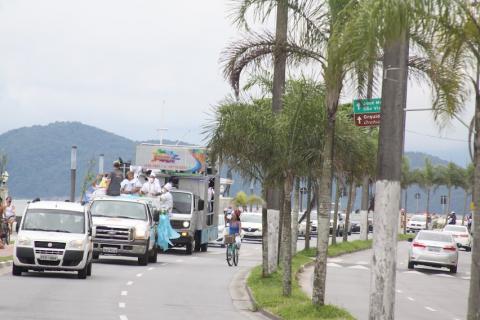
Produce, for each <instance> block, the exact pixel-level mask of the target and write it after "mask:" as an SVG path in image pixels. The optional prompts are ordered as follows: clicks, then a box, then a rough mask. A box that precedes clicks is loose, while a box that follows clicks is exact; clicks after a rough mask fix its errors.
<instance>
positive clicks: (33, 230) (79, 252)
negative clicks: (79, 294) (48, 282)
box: [12, 201, 93, 279]
mask: <svg viewBox="0 0 480 320" xmlns="http://www.w3.org/2000/svg"><path fill="white" fill-rule="evenodd" d="M92 250H93V245H92V220H91V217H90V216H89V214H88V212H87V211H86V210H85V209H84V207H83V206H81V205H80V204H78V203H70V202H55V201H40V202H34V203H30V204H29V205H28V206H27V208H26V210H25V213H24V215H23V217H22V222H21V224H20V228H19V231H18V236H17V241H16V242H15V248H14V252H13V267H12V274H13V275H14V276H20V275H21V274H22V272H27V271H29V270H34V271H47V270H48V271H49V270H52V271H77V272H78V278H79V279H85V278H86V277H87V276H90V275H91V273H92Z"/></svg>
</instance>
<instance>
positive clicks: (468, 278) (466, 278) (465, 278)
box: [462, 277, 470, 280]
mask: <svg viewBox="0 0 480 320" xmlns="http://www.w3.org/2000/svg"><path fill="white" fill-rule="evenodd" d="M462 279H463V280H470V277H462Z"/></svg>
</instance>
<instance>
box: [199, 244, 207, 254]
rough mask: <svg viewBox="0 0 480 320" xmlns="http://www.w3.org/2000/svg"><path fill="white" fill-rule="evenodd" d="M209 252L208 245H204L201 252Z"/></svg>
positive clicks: (201, 246)
mask: <svg viewBox="0 0 480 320" xmlns="http://www.w3.org/2000/svg"><path fill="white" fill-rule="evenodd" d="M207 250H208V243H204V244H202V245H200V251H202V252H207Z"/></svg>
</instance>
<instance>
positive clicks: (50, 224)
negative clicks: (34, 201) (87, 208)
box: [22, 209, 85, 233]
mask: <svg viewBox="0 0 480 320" xmlns="http://www.w3.org/2000/svg"><path fill="white" fill-rule="evenodd" d="M22 230H31V231H50V232H65V233H85V213H84V212H78V211H66V210H46V209H28V210H27V212H26V213H25V217H24V218H23V226H22Z"/></svg>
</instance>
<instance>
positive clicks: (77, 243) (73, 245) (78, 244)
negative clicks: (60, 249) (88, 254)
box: [68, 240, 83, 250]
mask: <svg viewBox="0 0 480 320" xmlns="http://www.w3.org/2000/svg"><path fill="white" fill-rule="evenodd" d="M68 247H69V248H70V249H78V250H81V249H83V240H72V241H70V242H69V243H68Z"/></svg>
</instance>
